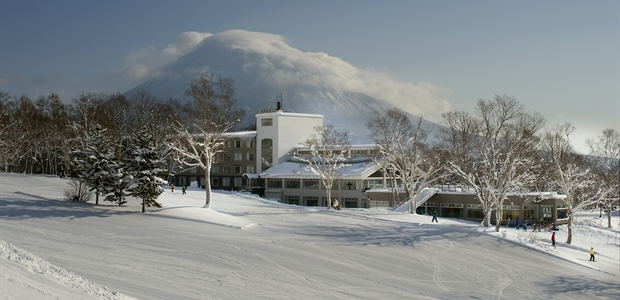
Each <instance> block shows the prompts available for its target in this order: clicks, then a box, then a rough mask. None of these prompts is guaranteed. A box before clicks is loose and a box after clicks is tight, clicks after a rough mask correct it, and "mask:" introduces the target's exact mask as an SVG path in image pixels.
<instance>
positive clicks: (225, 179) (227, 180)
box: [222, 177, 230, 186]
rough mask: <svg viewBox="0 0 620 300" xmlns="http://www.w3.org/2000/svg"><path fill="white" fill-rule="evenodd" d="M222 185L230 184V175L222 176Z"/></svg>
mask: <svg viewBox="0 0 620 300" xmlns="http://www.w3.org/2000/svg"><path fill="white" fill-rule="evenodd" d="M222 186H230V177H224V178H222Z"/></svg>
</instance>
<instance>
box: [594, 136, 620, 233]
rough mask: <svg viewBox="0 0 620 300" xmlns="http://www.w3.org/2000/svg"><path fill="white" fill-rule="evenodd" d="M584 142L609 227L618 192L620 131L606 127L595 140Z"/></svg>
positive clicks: (619, 191) (619, 187)
mask: <svg viewBox="0 0 620 300" xmlns="http://www.w3.org/2000/svg"><path fill="white" fill-rule="evenodd" d="M586 144H587V145H588V147H589V148H590V155H591V159H592V160H593V163H594V168H593V170H594V174H595V175H596V177H597V181H598V182H599V183H600V186H601V189H602V191H601V207H605V210H607V227H611V211H612V209H613V207H614V203H617V202H618V197H619V194H620V174H619V173H620V133H618V131H616V130H614V129H612V128H607V129H605V130H603V133H602V134H601V135H600V136H598V138H597V139H596V140H594V139H588V140H586Z"/></svg>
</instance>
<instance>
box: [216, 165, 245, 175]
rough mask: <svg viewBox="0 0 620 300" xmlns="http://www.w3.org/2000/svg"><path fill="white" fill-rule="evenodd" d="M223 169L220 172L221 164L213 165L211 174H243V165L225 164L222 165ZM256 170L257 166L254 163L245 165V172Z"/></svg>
mask: <svg viewBox="0 0 620 300" xmlns="http://www.w3.org/2000/svg"><path fill="white" fill-rule="evenodd" d="M221 167H222V170H221V172H220V166H212V167H211V174H220V173H222V174H243V173H244V172H243V166H242V165H233V166H229V165H223V166H221ZM254 171H255V167H254V165H246V166H245V173H250V174H254Z"/></svg>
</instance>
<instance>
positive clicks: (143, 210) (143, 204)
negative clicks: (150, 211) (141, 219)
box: [142, 199, 146, 212]
mask: <svg viewBox="0 0 620 300" xmlns="http://www.w3.org/2000/svg"><path fill="white" fill-rule="evenodd" d="M145 203H146V201H144V199H142V212H145V209H144V206H146V204H145Z"/></svg>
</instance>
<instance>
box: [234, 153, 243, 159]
mask: <svg viewBox="0 0 620 300" xmlns="http://www.w3.org/2000/svg"><path fill="white" fill-rule="evenodd" d="M233 160H234V161H242V160H243V153H241V152H235V154H233Z"/></svg>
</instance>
